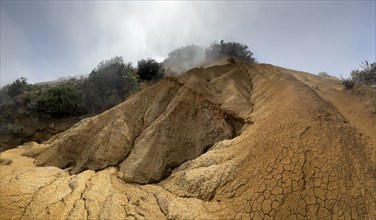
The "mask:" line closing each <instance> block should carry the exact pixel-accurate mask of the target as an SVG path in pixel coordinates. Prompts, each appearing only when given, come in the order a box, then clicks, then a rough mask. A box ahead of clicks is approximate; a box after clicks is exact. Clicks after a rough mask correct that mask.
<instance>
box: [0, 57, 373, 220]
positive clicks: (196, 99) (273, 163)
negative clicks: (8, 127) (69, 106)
mask: <svg viewBox="0 0 376 220" xmlns="http://www.w3.org/2000/svg"><path fill="white" fill-rule="evenodd" d="M362 91H363V90H362ZM372 92H373V91H371V90H370V91H363V93H362V95H361V96H362V97H361V98H360V99H359V97H358V96H359V94H353V93H351V94H350V92H348V91H342V90H341V89H340V87H339V86H338V82H337V81H333V80H329V79H323V78H319V77H315V76H312V75H310V74H307V73H302V72H297V71H293V70H288V69H284V68H280V67H276V66H272V65H266V64H259V65H250V64H247V63H240V62H238V63H237V64H227V65H223V66H212V67H208V68H205V69H193V70H191V71H188V72H187V73H185V74H183V75H182V76H180V77H177V78H166V79H164V80H163V81H161V82H160V83H159V84H157V85H155V86H153V87H150V88H147V89H145V90H143V91H141V92H139V93H137V94H135V95H133V96H132V97H130V98H129V99H128V100H127V101H126V102H124V103H123V104H120V105H118V106H116V107H115V108H113V109H111V110H109V111H107V112H104V113H103V114H101V115H98V116H95V117H93V118H89V119H86V120H83V121H81V122H80V123H78V124H77V125H75V126H74V127H73V128H72V129H70V130H68V131H66V132H64V133H62V134H59V135H57V136H55V137H53V138H52V139H50V140H49V141H47V142H45V143H43V144H41V145H38V144H36V143H30V144H28V145H25V146H23V147H20V148H18V149H14V150H9V151H6V152H3V153H2V154H1V159H2V164H3V165H1V166H0V171H1V181H0V186H1V188H0V195H1V200H0V209H1V212H0V218H1V219H10V218H18V219H19V218H20V219H30V218H40V219H57V218H59V219H60V218H63V219H77V218H80V219H82V218H84V219H87V218H89V219H99V218H111V219H120V218H126V219H161V218H167V219H175V218H177V219H233V218H246V219H248V218H255V219H259V218H277V219H284V218H294V217H296V218H315V219H316V218H335V219H337V218H364V219H369V218H372V217H374V216H376V190H375V189H376V161H375V151H376V145H375V143H376V142H375V135H374V134H375V132H374V131H375V129H376V126H375V123H376V117H374V116H375V115H374V114H375V113H374V111H373V110H375V109H376V100H375V99H376V98H375V96H374V95H373V93H372ZM347 93H349V94H347ZM350 102H355V103H356V105H354V106H351V108H349V106H348V103H350ZM360 116H362V117H360ZM35 165H38V166H35ZM138 183H141V184H143V185H139V184H138ZM5 210H6V211H5Z"/></svg>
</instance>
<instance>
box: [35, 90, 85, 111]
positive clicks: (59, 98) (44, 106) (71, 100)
mask: <svg viewBox="0 0 376 220" xmlns="http://www.w3.org/2000/svg"><path fill="white" fill-rule="evenodd" d="M37 109H38V110H39V111H41V112H44V113H48V114H50V115H52V116H54V117H62V116H69V115H74V114H81V113H84V112H85V108H84V103H83V100H82V97H81V96H80V94H79V93H78V92H77V90H75V89H73V88H70V87H65V86H58V87H52V88H50V89H48V90H47V91H45V92H44V93H43V94H42V95H41V97H40V99H39V100H38V102H37Z"/></svg>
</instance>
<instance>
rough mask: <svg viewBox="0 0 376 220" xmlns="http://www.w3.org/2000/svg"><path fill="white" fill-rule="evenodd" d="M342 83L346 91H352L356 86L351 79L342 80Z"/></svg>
mask: <svg viewBox="0 0 376 220" xmlns="http://www.w3.org/2000/svg"><path fill="white" fill-rule="evenodd" d="M341 83H342V85H343V86H344V87H345V88H346V89H352V88H353V87H354V86H355V82H354V80H352V79H351V78H348V79H341Z"/></svg>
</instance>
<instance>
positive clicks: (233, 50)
mask: <svg viewBox="0 0 376 220" xmlns="http://www.w3.org/2000/svg"><path fill="white" fill-rule="evenodd" d="M205 53H206V58H207V59H213V58H218V57H221V56H228V57H234V58H238V59H241V60H244V61H248V62H251V63H254V62H255V61H256V60H255V58H253V57H252V55H253V53H252V52H251V51H250V50H249V48H248V46H247V45H244V44H241V43H238V42H223V40H222V41H221V42H220V43H217V42H215V41H214V42H213V43H212V45H210V47H209V48H207V49H206V51H205Z"/></svg>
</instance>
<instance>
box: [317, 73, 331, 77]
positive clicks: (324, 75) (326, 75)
mask: <svg viewBox="0 0 376 220" xmlns="http://www.w3.org/2000/svg"><path fill="white" fill-rule="evenodd" d="M317 75H318V76H321V77H326V78H329V77H330V76H329V74H328V73H327V72H319V73H318V74H317Z"/></svg>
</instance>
